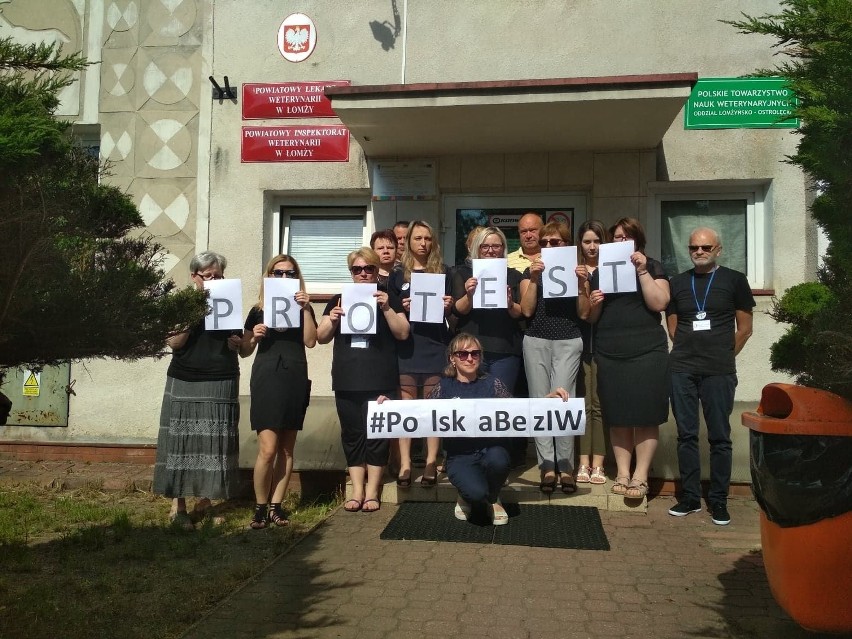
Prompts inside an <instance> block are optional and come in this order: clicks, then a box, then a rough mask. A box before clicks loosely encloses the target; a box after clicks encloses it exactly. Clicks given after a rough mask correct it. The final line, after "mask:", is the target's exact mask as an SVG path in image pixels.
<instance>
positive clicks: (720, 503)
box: [666, 228, 755, 526]
mask: <svg viewBox="0 0 852 639" xmlns="http://www.w3.org/2000/svg"><path fill="white" fill-rule="evenodd" d="M688 248H689V258H690V260H691V261H692V264H693V268H691V269H689V270H688V271H686V272H684V273H681V274H680V275H676V276H675V277H673V278H672V279H671V301H670V302H669V306H668V308H667V309H666V323H667V325H668V329H669V336H670V337H671V338H672V342H673V346H672V351H671V354H670V355H669V361H670V366H671V403H672V412H673V413H674V416H675V421H676V422H677V457H678V465H679V467H680V478H681V496H680V501H679V502H678V503H677V505H675V506H673V507H672V508H671V509H669V514H670V515H673V516H675V517H683V516H686V515H688V514H690V513H694V512H699V511H700V510H701V460H700V456H699V452H698V432H699V421H698V404H699V402H700V403H701V409H702V411H703V413H704V421H705V422H706V424H707V439H708V441H709V442H710V490H709V492H708V495H707V504H708V506H709V507H710V513H711V516H712V519H713V523H714V524H718V525H720V526H726V525H727V524H729V523H730V521H731V517H730V515H729V514H728V507H727V502H728V486H729V484H730V480H731V460H732V453H731V423H730V417H731V412H732V411H733V409H734V391H735V390H736V387H737V371H736V361H735V358H736V356H737V354H738V353H739V352H740V351H741V350H742V348H743V346H745V343H746V341H748V338H749V337H751V331H752V309H753V308H754V306H755V303H754V296H753V295H752V293H751V288H750V286H749V284H748V280H747V279H746V276H745V275H744V274H742V273H740V272H739V271H734V270H732V269H729V268H726V267H724V266H721V265H719V264H718V263H717V260H718V258H719V255H720V254H721V253H722V242H721V239H720V238H719V234H718V233H717V232H716V231H714V230H713V229H710V228H697V229H695V230H694V231H693V232H692V234H691V235H690V236H689V246H688Z"/></svg>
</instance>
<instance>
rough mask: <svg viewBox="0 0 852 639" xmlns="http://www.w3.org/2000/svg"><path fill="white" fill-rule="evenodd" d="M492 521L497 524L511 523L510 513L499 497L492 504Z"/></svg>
mask: <svg viewBox="0 0 852 639" xmlns="http://www.w3.org/2000/svg"><path fill="white" fill-rule="evenodd" d="M491 523H492V524H494V525H495V526H505V525H506V524H508V523H509V514H508V513H507V512H506V509H505V508H503V504H501V503H500V500H499V499H498V500H497V501H496V502H494V503H493V504H492V505H491Z"/></svg>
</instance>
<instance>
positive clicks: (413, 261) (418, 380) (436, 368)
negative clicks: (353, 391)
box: [389, 220, 453, 488]
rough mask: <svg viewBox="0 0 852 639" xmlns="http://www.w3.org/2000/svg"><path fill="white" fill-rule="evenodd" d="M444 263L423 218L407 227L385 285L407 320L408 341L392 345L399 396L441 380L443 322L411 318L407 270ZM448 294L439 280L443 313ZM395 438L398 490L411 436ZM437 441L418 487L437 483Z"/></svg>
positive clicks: (423, 392) (418, 393)
mask: <svg viewBox="0 0 852 639" xmlns="http://www.w3.org/2000/svg"><path fill="white" fill-rule="evenodd" d="M446 272H447V267H446V266H445V265H444V261H443V258H442V257H441V248H440V246H438V242H437V240H435V239H434V235H433V232H432V227H431V226H430V225H429V224H428V223H427V222H424V221H422V220H415V221H413V222H411V223H410V224H409V225H408V232H407V234H406V237H405V250H404V251H403V253H402V260H401V262H400V266H399V268H397V269H396V270H394V271H393V273H391V276H390V283H389V289H390V291H392V292H393V293H394V294H395V295H396V296H397V297H399V299H400V300H401V301H402V306H403V308H404V309H405V313H406V316H407V317H408V318H409V324H410V325H411V333H410V335H409V336H408V339H407V340H405V341H403V342H400V343H399V345H398V348H397V356H398V358H399V388H400V395H401V396H402V399H423V398H425V397H428V396H429V393H431V392H432V388H433V387H434V386H435V384H437V383H438V380H439V379H440V378H441V370H442V369H443V367H444V362H445V357H446V352H447V343H448V342H449V341H450V334H449V330H448V328H447V324H446V323H445V322H444V323H441V324H430V323H426V322H412V321H411V318H410V312H411V274H412V273H437V274H441V275H446ZM452 302H453V298H452V296H451V295H450V282H449V279H448V278H447V277H446V276H445V278H444V297H443V301H442V303H443V306H444V315H445V316H446V315H447V314H448V313H449V312H450V307H451V305H452ZM397 441H398V442H399V476H398V477H397V480H396V484H397V486H399V487H400V488H408V487H409V486H411V439H408V438H403V439H399V440H397ZM440 448H441V440H440V438H438V437H427V438H426V466H425V468H424V469H423V476H422V477H421V478H420V485H421V486H422V487H423V488H431V487H433V486H434V485H435V484H436V483H437V481H438V453H439V451H440Z"/></svg>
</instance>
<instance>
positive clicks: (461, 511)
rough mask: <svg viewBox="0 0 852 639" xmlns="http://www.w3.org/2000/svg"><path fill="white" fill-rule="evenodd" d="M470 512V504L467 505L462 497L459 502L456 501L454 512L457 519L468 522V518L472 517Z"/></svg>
mask: <svg viewBox="0 0 852 639" xmlns="http://www.w3.org/2000/svg"><path fill="white" fill-rule="evenodd" d="M470 511H471V508H470V504H469V503H467V502H466V501H465V500H464V499H462V498H461V497H459V498H458V501H456V507H455V510H454V511H453V513H454V514H455V516H456V519H460V520H461V521H467V518H468V517H470Z"/></svg>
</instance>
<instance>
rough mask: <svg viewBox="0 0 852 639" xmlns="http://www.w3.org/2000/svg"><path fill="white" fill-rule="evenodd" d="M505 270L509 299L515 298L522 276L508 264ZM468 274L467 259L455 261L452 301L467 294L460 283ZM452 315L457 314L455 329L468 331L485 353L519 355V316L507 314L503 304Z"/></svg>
mask: <svg viewBox="0 0 852 639" xmlns="http://www.w3.org/2000/svg"><path fill="white" fill-rule="evenodd" d="M506 273H507V275H506V278H507V279H506V282H507V283H508V285H509V287H510V288H511V289H512V300H514V301H515V302H518V301H519V300H520V290H519V287H520V284H521V280H522V279H523V277H522V275H521V274H520V273H518V272H517V271H516V270H515V269H512V268H508V269H506ZM471 277H473V268H472V266H471V265H469V264H467V263H465V264H460V265H458V266H457V267H456V269H455V270H454V271H453V302H455V300H458V299H461V298H462V297H464V296H465V295H467V293H466V292H465V290H464V283H465V282H466V281H467V280H468V279H470V278H471ZM453 308H455V306H454V307H453ZM455 315H456V316H457V317H458V318H459V321H458V324H457V325H456V328H457V330H458V332H459V333H470V334H471V335H473V336H474V337H476V338H478V339H479V341H480V343H481V344H482V349H483V350H484V351H485V352H486V353H500V354H504V355H521V353H522V346H521V344H522V341H523V337H524V334H523V332H522V331H521V323H520V320H518V319H514V318H513V317H511V316H510V315H509V312H508V311H507V310H506V309H505V308H488V309H483V308H474V309H471V311H470V313H468V314H467V315H462V314H461V313H458V312H456V313H455Z"/></svg>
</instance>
